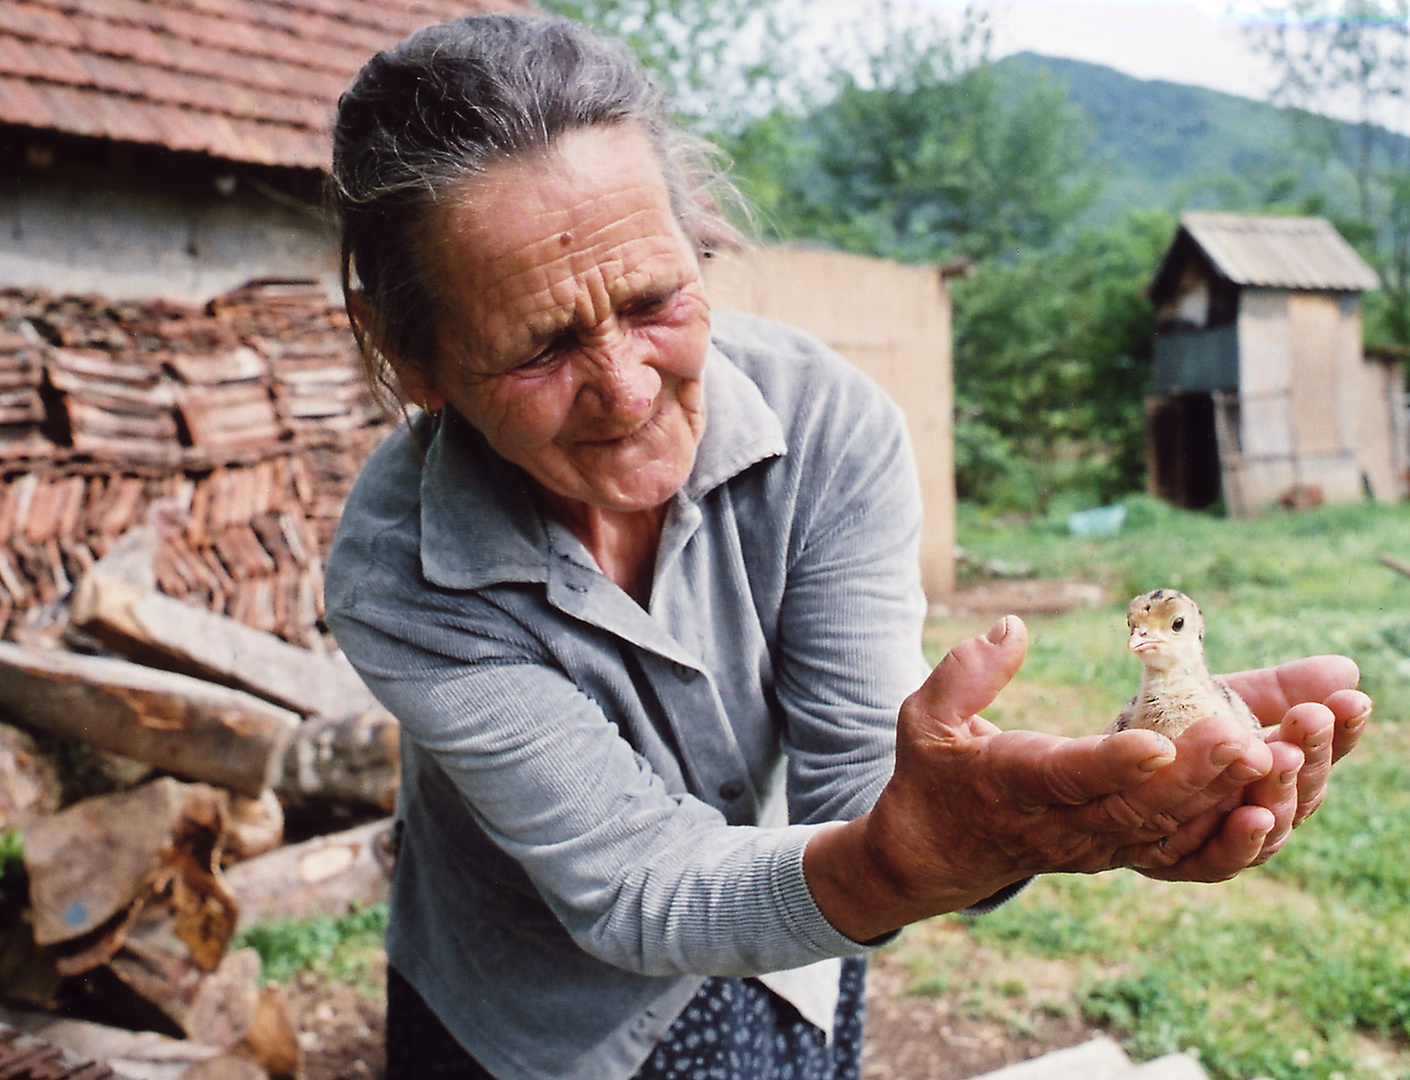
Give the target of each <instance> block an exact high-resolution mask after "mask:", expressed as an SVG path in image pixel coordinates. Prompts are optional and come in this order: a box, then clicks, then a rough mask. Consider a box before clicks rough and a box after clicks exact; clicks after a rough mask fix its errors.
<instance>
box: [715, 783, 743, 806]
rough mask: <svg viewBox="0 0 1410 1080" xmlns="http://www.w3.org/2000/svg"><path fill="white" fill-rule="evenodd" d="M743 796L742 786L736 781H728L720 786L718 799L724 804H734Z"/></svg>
mask: <svg viewBox="0 0 1410 1080" xmlns="http://www.w3.org/2000/svg"><path fill="white" fill-rule="evenodd" d="M743 794H744V785H743V784H742V783H740V782H739V781H738V780H729V781H726V782H725V783H723V784H721V785H720V798H722V799H724V800H725V802H734V800H735V799H737V798H739V797H740V796H741V795H743Z"/></svg>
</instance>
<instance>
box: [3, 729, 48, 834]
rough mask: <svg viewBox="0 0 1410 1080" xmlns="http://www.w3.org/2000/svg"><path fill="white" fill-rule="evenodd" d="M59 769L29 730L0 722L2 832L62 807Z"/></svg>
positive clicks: (20, 826)
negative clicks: (40, 749) (36, 743)
mask: <svg viewBox="0 0 1410 1080" xmlns="http://www.w3.org/2000/svg"><path fill="white" fill-rule="evenodd" d="M61 795H62V788H61V786H60V781H59V770H58V768H57V767H56V766H55V765H54V763H53V762H52V761H50V760H49V759H48V758H47V757H45V756H44V755H43V754H41V753H40V752H39V747H38V746H36V745H35V742H34V739H33V738H31V737H30V735H29V734H28V733H27V732H24V731H21V730H20V729H19V728H16V727H11V726H10V725H9V724H3V723H0V832H3V831H4V830H5V829H23V828H24V827H25V826H26V825H27V824H28V823H29V822H31V821H33V820H34V819H35V818H37V817H39V816H40V815H42V814H52V813H53V812H54V811H55V810H57V809H58V808H59V799H60V796H61Z"/></svg>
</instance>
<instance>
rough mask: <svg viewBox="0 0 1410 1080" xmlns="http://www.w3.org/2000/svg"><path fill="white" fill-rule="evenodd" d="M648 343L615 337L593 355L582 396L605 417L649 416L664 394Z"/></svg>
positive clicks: (624, 337)
mask: <svg viewBox="0 0 1410 1080" xmlns="http://www.w3.org/2000/svg"><path fill="white" fill-rule="evenodd" d="M650 360H651V351H650V348H649V346H647V345H646V343H645V342H635V341H633V340H632V339H631V336H630V335H627V334H620V335H614V336H613V338H612V340H610V341H606V342H603V343H602V344H601V345H600V346H599V347H598V348H595V349H593V350H592V351H591V356H590V360H589V372H588V374H587V376H586V377H585V378H584V380H583V388H582V392H583V393H584V394H585V395H587V397H588V398H589V399H590V401H591V402H592V403H593V404H595V405H596V408H597V411H598V412H599V414H600V415H602V416H603V417H606V418H609V419H613V420H635V419H640V418H642V417H645V416H647V415H649V414H650V412H651V409H652V407H653V406H654V404H655V402H656V396H657V394H659V393H660V392H661V373H660V372H659V371H657V370H656V368H655V367H654V366H653V365H652V364H651V363H650Z"/></svg>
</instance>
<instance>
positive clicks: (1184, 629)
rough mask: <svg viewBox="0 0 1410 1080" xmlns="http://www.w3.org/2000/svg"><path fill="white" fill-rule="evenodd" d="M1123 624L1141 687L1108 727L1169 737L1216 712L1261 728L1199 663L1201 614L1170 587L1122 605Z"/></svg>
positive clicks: (1202, 652)
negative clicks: (1136, 659) (1138, 664)
mask: <svg viewBox="0 0 1410 1080" xmlns="http://www.w3.org/2000/svg"><path fill="white" fill-rule="evenodd" d="M1126 625H1127V626H1128V627H1129V628H1130V631H1131V635H1130V637H1129V638H1128V639H1127V643H1126V644H1127V647H1128V648H1130V650H1131V651H1132V652H1133V653H1135V654H1136V656H1137V657H1139V658H1140V661H1141V665H1142V672H1141V689H1140V692H1139V693H1137V694H1136V696H1135V697H1133V698H1132V699H1131V701H1130V702H1129V703H1128V704H1127V705H1126V707H1125V708H1124V709H1122V710H1121V713H1120V715H1118V716H1117V718H1116V720H1115V721H1113V722H1112V725H1111V727H1110V728H1109V729H1108V730H1109V731H1124V730H1126V729H1127V728H1149V729H1150V730H1152V731H1156V732H1159V733H1160V734H1162V735H1165V736H1168V737H1169V738H1172V739H1173V738H1175V736H1177V735H1179V734H1180V733H1181V732H1182V731H1184V730H1185V729H1186V728H1187V727H1189V726H1190V725H1191V724H1193V723H1194V722H1195V721H1196V720H1201V719H1203V718H1204V717H1206V716H1213V715H1215V714H1216V713H1224V714H1226V715H1231V716H1234V717H1236V718H1238V719H1240V720H1242V721H1243V722H1244V723H1246V724H1248V725H1249V726H1250V727H1251V728H1253V729H1254V730H1255V731H1258V730H1261V727H1262V725H1260V724H1259V722H1258V720H1257V718H1256V717H1255V716H1254V715H1253V713H1252V712H1251V711H1250V710H1249V707H1248V706H1247V705H1246V704H1244V701H1243V699H1242V698H1241V697H1239V695H1238V694H1236V693H1234V691H1233V690H1231V689H1230V688H1229V687H1228V686H1226V685H1225V684H1224V683H1223V682H1221V681H1219V680H1218V679H1216V678H1215V677H1214V676H1213V675H1211V674H1210V673H1209V668H1208V667H1206V666H1205V662H1204V618H1203V616H1201V614H1200V610H1199V606H1198V605H1197V604H1196V603H1195V602H1194V601H1193V600H1191V599H1190V598H1189V597H1188V596H1186V595H1185V594H1184V593H1182V592H1176V591H1175V590H1174V589H1156V590H1155V591H1154V592H1150V593H1145V594H1143V595H1141V596H1138V597H1136V598H1135V599H1134V600H1132V601H1131V603H1130V604H1128V605H1127V607H1126Z"/></svg>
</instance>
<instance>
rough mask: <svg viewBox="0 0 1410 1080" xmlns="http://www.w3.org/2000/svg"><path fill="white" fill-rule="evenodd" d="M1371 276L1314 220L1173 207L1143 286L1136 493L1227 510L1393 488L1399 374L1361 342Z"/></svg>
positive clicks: (1400, 425) (1400, 474)
mask: <svg viewBox="0 0 1410 1080" xmlns="http://www.w3.org/2000/svg"><path fill="white" fill-rule="evenodd" d="M1378 288H1380V279H1379V278H1378V277H1377V276H1376V274H1375V272H1374V271H1372V270H1371V268H1370V267H1368V266H1367V265H1366V264H1365V263H1364V262H1363V261H1362V260H1361V258H1360V257H1359V256H1358V255H1357V254H1356V252H1355V251H1353V250H1352V248H1351V246H1350V245H1349V244H1348V243H1347V242H1346V241H1345V240H1344V239H1343V238H1342V236H1341V235H1340V234H1339V233H1338V232H1337V231H1336V230H1335V229H1334V228H1333V227H1332V226H1331V224H1330V223H1329V222H1327V221H1325V220H1323V219H1321V218H1301V217H1266V216H1252V215H1243V214H1213V213H1199V214H1194V213H1191V214H1185V215H1184V216H1182V217H1181V219H1180V225H1179V228H1178V230H1177V231H1176V234H1175V238H1174V240H1173V241H1172V243H1171V245H1170V247H1169V249H1168V250H1167V251H1166V254H1165V257H1164V259H1163V260H1162V261H1161V264H1160V268H1159V270H1158V271H1157V272H1156V275H1155V279H1154V281H1153V283H1152V285H1151V288H1150V296H1151V299H1152V301H1153V302H1154V304H1155V309H1156V313H1155V318H1156V339H1155V370H1154V383H1153V387H1152V397H1151V398H1150V399H1149V401H1148V402H1147V410H1146V412H1147V465H1148V478H1149V479H1148V484H1149V488H1150V490H1151V492H1152V493H1153V494H1155V495H1158V496H1159V497H1161V498H1164V499H1167V500H1169V501H1171V502H1174V503H1176V504H1178V505H1181V506H1187V507H1204V506H1209V505H1211V504H1212V503H1214V502H1216V501H1217V500H1218V499H1220V498H1221V497H1222V498H1223V500H1224V503H1225V506H1226V507H1227V509H1228V512H1229V514H1230V515H1231V516H1234V517H1243V516H1249V515H1252V514H1257V513H1258V512H1259V511H1261V510H1262V509H1264V508H1266V507H1268V506H1270V505H1273V504H1275V503H1282V504H1284V505H1288V506H1307V505H1316V504H1318V503H1321V502H1324V501H1325V502H1354V501H1359V500H1361V499H1363V498H1365V497H1366V495H1367V494H1368V493H1369V494H1370V495H1371V496H1372V497H1374V498H1376V499H1379V500H1383V501H1393V500H1398V499H1402V498H1404V497H1405V494H1406V468H1407V454H1410V443H1408V442H1407V431H1406V412H1405V394H1404V377H1403V372H1402V370H1401V365H1400V363H1399V362H1398V361H1395V360H1389V361H1387V360H1383V359H1368V358H1367V357H1366V356H1365V355H1364V353H1363V350H1362V345H1361V292H1362V291H1364V290H1368V289H1378Z"/></svg>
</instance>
